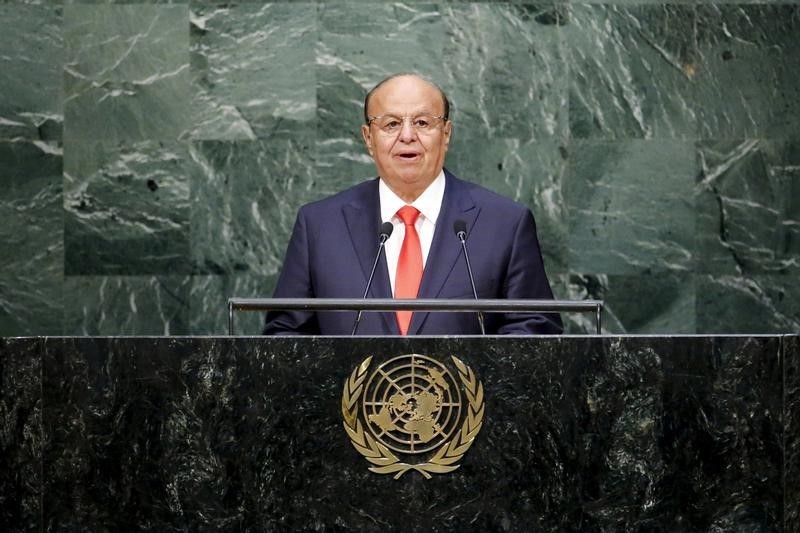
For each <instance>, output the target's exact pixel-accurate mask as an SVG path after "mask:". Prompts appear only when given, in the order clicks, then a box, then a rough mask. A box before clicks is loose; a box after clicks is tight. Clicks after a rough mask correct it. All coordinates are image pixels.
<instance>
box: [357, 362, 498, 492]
mask: <svg viewBox="0 0 800 533" xmlns="http://www.w3.org/2000/svg"><path fill="white" fill-rule="evenodd" d="M451 361H452V363H453V365H454V366H455V369H456V373H455V375H454V373H452V372H451V371H450V369H448V367H447V366H446V365H445V364H443V363H441V362H439V361H437V360H436V359H434V358H432V357H428V356H425V355H420V354H408V355H401V356H398V357H395V358H393V359H390V360H388V361H386V362H385V363H383V364H381V365H380V366H378V367H377V368H376V369H375V370H374V371H373V372H372V373H368V370H369V367H370V364H371V362H372V357H368V358H367V359H365V360H364V361H363V362H362V363H361V364H360V365H359V366H357V367H356V368H355V369H354V370H353V372H352V373H351V374H350V378H349V379H348V380H347V382H345V386H344V392H343V394H342V416H343V417H344V427H345V430H346V431H347V434H348V435H349V437H350V440H351V442H352V444H353V446H354V447H355V448H356V450H358V452H359V453H361V455H363V456H364V457H365V458H366V459H367V461H369V462H370V463H372V465H373V466H371V467H370V470H371V471H373V472H376V473H378V474H395V479H397V478H399V477H400V476H401V475H403V474H404V473H405V472H408V471H409V470H416V471H417V472H419V473H421V474H422V475H423V476H425V477H426V478H430V477H431V474H432V473H436V474H444V473H447V472H452V471H453V470H455V469H457V468H458V467H459V464H458V462H459V461H460V460H461V458H462V457H463V456H464V454H465V453H466V452H467V450H468V449H469V447H470V446H471V445H472V442H473V440H474V439H475V436H476V435H477V434H478V432H479V431H480V429H481V426H482V424H483V414H484V408H483V385H482V384H481V383H480V381H478V380H477V379H476V378H475V374H474V373H473V371H472V369H470V368H469V367H468V366H467V365H465V364H464V363H463V362H462V361H461V360H460V359H458V358H457V357H455V356H453V357H451ZM456 376H457V377H456ZM465 400H466V401H465ZM359 413H360V415H361V416H359ZM398 454H399V455H401V456H408V457H404V458H403V459H405V460H401V457H398ZM421 454H427V455H428V457H427V460H423V461H421V462H411V459H412V458H414V457H415V456H419V455H421Z"/></svg>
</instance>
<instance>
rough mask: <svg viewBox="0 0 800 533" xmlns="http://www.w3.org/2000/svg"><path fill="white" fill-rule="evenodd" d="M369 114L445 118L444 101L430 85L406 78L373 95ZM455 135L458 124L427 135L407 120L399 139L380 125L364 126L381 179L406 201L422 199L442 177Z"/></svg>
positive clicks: (447, 124) (437, 128)
mask: <svg viewBox="0 0 800 533" xmlns="http://www.w3.org/2000/svg"><path fill="white" fill-rule="evenodd" d="M367 114H368V115H369V116H370V117H377V116H385V115H394V116H396V117H412V118H413V117H418V116H420V115H430V116H434V117H439V116H442V115H443V114H444V102H443V101H442V97H441V94H440V93H439V91H438V90H437V89H436V88H435V87H434V86H433V85H430V84H429V83H428V82H426V81H425V80H422V79H420V78H417V77H416V76H400V77H398V78H394V79H391V80H389V81H388V82H386V83H384V84H383V85H382V86H381V87H380V88H378V90H376V91H375V92H374V93H373V94H372V97H371V98H370V100H369V109H367ZM451 130H452V124H451V123H450V122H449V121H448V122H443V121H441V120H440V121H437V123H436V126H435V127H433V128H431V129H429V130H428V131H425V132H421V131H417V130H416V129H415V128H414V127H413V126H412V124H411V120H409V119H403V125H402V126H401V127H400V129H399V131H398V132H397V133H395V134H387V133H386V132H384V131H383V130H381V128H379V127H378V125H377V124H376V123H375V122H374V121H373V122H372V123H371V124H369V125H363V126H362V127H361V133H362V135H363V137H364V141H365V142H366V143H367V149H368V150H369V153H370V155H371V156H372V158H373V159H374V160H375V166H376V167H377V168H378V174H379V175H380V177H381V178H383V180H384V181H385V182H386V184H387V185H388V186H389V188H391V189H392V190H393V191H394V192H395V194H397V195H398V196H400V197H401V198H403V199H404V200H406V201H413V200H414V199H416V197H417V196H419V195H420V194H421V193H422V192H423V191H424V190H425V189H426V188H427V187H428V185H430V184H431V182H432V181H433V180H434V179H435V178H436V176H438V175H439V172H440V171H441V170H442V167H443V166H444V156H445V153H446V152H447V144H448V143H449V142H450V132H451Z"/></svg>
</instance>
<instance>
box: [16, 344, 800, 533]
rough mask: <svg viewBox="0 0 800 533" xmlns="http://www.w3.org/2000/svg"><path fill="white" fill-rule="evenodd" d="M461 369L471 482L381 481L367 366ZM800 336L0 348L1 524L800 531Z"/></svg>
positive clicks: (411, 477)
mask: <svg viewBox="0 0 800 533" xmlns="http://www.w3.org/2000/svg"><path fill="white" fill-rule="evenodd" d="M409 353H419V354H425V355H429V356H432V357H434V358H437V359H445V358H448V357H450V356H451V355H456V356H458V357H459V358H460V359H462V360H463V361H464V362H465V363H466V364H467V365H469V366H470V367H471V368H472V369H473V370H474V371H475V373H476V374H477V376H478V378H479V379H480V380H481V381H482V383H483V386H484V388H485V413H486V414H485V420H484V426H483V429H482V430H481V432H480V434H479V435H478V436H477V438H476V440H475V441H474V444H473V445H472V447H471V449H470V450H469V451H468V452H467V453H466V455H465V456H464V457H463V460H462V462H461V466H460V468H459V469H458V470H456V471H455V472H452V473H449V474H442V475H434V477H433V478H432V479H424V478H423V477H422V476H421V475H420V474H418V473H416V472H408V473H406V474H404V475H403V476H402V477H401V478H400V479H397V480H395V479H393V477H392V476H390V475H379V474H375V473H372V472H370V471H369V470H368V466H369V463H367V461H366V460H365V459H364V457H362V455H361V454H359V453H358V452H357V451H356V449H355V448H354V447H353V446H352V445H351V442H350V439H349V437H348V435H347V433H346V432H345V430H344V428H343V423H342V415H341V398H342V391H343V385H344V382H345V380H346V379H347V377H348V376H349V375H350V373H351V372H352V371H353V369H354V368H355V367H356V366H357V365H358V364H359V363H360V362H361V361H363V360H364V358H365V357H367V356H369V355H372V356H374V357H375V359H376V360H378V359H388V358H390V357H393V356H397V355H402V354H409ZM798 357H800V343H799V342H798V337H797V336H753V337H562V338H509V337H505V338H475V337H470V338H376V339H349V338H296V339H269V338H200V337H198V338H31V339H2V340H0V384H2V389H0V530H3V531H9V530H33V531H36V530H48V531H49V530H54V531H55V530H72V531H125V530H133V529H136V530H150V531H209V530H224V531H284V530H312V531H313V530H318V531H339V530H388V531H391V530H398V531H430V530H438V531H453V530H463V531H506V530H508V531H537V530H541V531H553V530H565V531H570V530H571V531H618V530H626V531H630V530H637V531H709V530H713V531H798V529H799V528H800V519H799V517H798V500H800V490H798V482H797V481H796V479H798V474H800V472H799V470H800V468H799V466H800V465H799V464H798V463H799V462H800V457H798V450H799V449H800V448H798V442H799V441H800V436H799V435H798V433H799V432H798Z"/></svg>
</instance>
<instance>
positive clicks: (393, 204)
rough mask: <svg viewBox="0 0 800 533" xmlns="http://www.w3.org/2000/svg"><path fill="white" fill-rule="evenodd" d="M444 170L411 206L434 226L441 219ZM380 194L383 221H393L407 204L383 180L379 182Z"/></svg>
mask: <svg viewBox="0 0 800 533" xmlns="http://www.w3.org/2000/svg"><path fill="white" fill-rule="evenodd" d="M444 185H445V179H444V170H440V171H439V175H438V176H436V179H434V180H433V181H432V182H431V184H430V185H428V188H427V189H425V190H424V191H423V192H422V194H420V195H419V197H418V198H417V199H416V200H414V202H413V203H412V204H411V205H412V206H414V207H416V208H417V209H418V210H419V212H420V213H422V216H423V217H425V220H429V221H430V222H431V223H432V224H434V225H435V224H436V219H437V218H439V211H441V209H442V200H443V199H444ZM378 193H379V195H380V201H381V220H383V221H387V220H392V217H394V216H395V215H396V214H397V211H398V210H399V209H400V208H401V207H403V206H404V205H406V203H405V202H404V201H403V200H402V199H401V198H400V197H399V196H397V195H396V194H395V193H394V192H393V191H392V190H391V189H390V188H389V186H388V185H386V183H385V182H384V181H383V178H381V179H380V180H378Z"/></svg>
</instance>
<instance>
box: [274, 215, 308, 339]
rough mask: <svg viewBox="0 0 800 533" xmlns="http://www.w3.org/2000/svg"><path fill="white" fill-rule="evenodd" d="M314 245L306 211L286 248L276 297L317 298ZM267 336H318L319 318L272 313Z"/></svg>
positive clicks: (298, 217)
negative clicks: (312, 269)
mask: <svg viewBox="0 0 800 533" xmlns="http://www.w3.org/2000/svg"><path fill="white" fill-rule="evenodd" d="M311 253H312V251H311V245H310V242H309V232H308V227H307V224H306V219H305V215H304V212H303V209H301V210H300V211H299V212H298V214H297V220H296V221H295V224H294V229H293V230H292V236H291V238H290V239H289V246H288V248H287V249H286V257H285V259H284V261H283V268H282V270H281V275H280V277H279V278H278V284H277V285H276V286H275V292H274V293H273V295H272V296H273V298H313V297H314V287H313V282H312V279H311V269H310V266H309V265H310V264H311V257H310V254H311ZM263 334H264V335H316V334H319V325H318V324H317V320H316V315H315V314H314V313H309V312H305V311H280V310H278V311H270V312H268V313H267V315H266V318H265V322H264V330H263Z"/></svg>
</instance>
